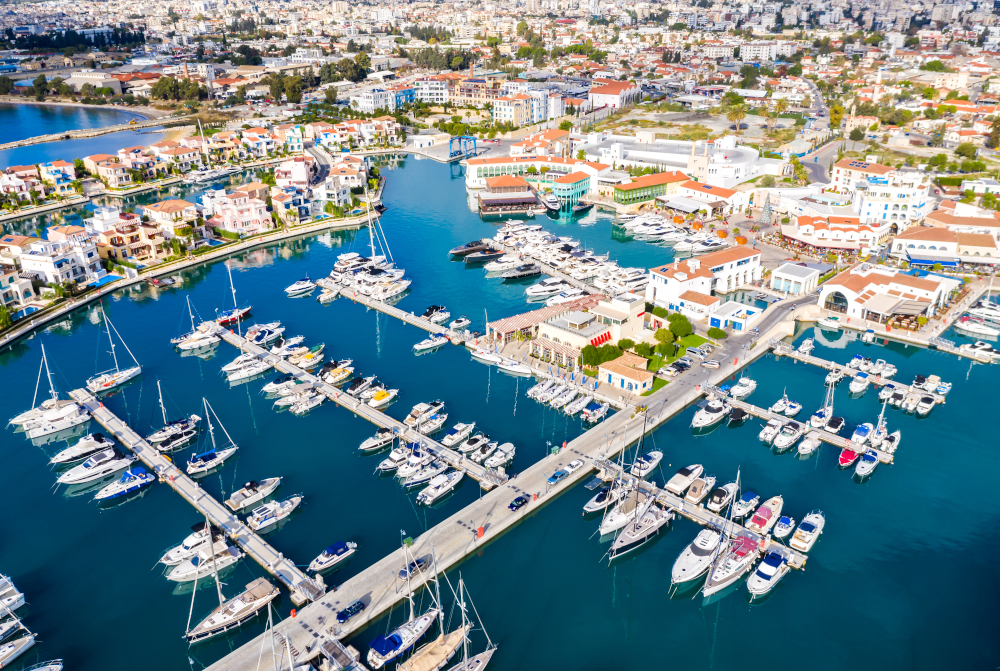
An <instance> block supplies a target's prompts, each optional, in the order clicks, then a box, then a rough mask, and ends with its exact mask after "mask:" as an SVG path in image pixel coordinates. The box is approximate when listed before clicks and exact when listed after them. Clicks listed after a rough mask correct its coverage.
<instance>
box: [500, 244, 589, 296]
mask: <svg viewBox="0 0 1000 671" xmlns="http://www.w3.org/2000/svg"><path fill="white" fill-rule="evenodd" d="M483 242H484V243H486V244H487V245H489V246H490V247H492V248H493V249H498V250H500V251H503V252H507V253H508V254H518V253H519V252H518V250H516V249H514V248H513V247H510V246H509V245H505V244H503V243H500V242H497V241H496V240H493V239H492V238H484V239H483ZM524 258H525V259H526V260H525V263H527V262H529V261H530V262H531V263H534V264H535V265H536V266H538V267H539V268H541V269H542V272H543V273H545V274H546V275H548V276H550V277H557V278H559V279H561V280H563V281H565V282H569V283H570V284H572V285H573V286H574V287H577V288H579V289H583V290H584V291H586V292H587V293H588V294H600V293H603V292H602V291H601V290H600V289H598V288H597V287H595V286H594V285H593V284H587V283H586V282H584V281H583V280H577V279H574V278H572V277H570V276H569V275H567V274H566V273H564V272H562V271H561V270H558V269H556V268H554V267H552V266H550V265H549V264H547V263H544V262H542V261H539V260H538V259H536V258H535V257H533V256H525V257H524Z"/></svg>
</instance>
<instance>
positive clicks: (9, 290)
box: [0, 270, 35, 310]
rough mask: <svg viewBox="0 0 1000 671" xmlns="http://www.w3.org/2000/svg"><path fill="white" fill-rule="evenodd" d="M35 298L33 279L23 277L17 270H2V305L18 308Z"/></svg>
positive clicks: (0, 281) (0, 279)
mask: <svg viewBox="0 0 1000 671" xmlns="http://www.w3.org/2000/svg"><path fill="white" fill-rule="evenodd" d="M34 299H35V292H34V290H32V288H31V280H29V279H25V278H22V277H21V276H20V275H19V274H18V273H17V272H16V271H9V272H7V271H2V270H0V305H2V306H3V307H5V308H8V309H12V310H17V309H19V306H21V305H24V304H25V303H27V302H29V301H32V300H34Z"/></svg>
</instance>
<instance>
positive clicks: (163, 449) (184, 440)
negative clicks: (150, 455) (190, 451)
mask: <svg viewBox="0 0 1000 671" xmlns="http://www.w3.org/2000/svg"><path fill="white" fill-rule="evenodd" d="M197 437H198V432H197V431H196V430H194V429H188V430H187V431H184V432H182V433H176V434H174V435H173V436H171V437H170V438H167V439H166V440H164V441H163V442H162V443H159V444H158V445H156V446H155V447H156V450H157V451H158V452H159V453H160V454H168V453H170V452H174V451H176V450H179V449H181V448H182V447H184V446H185V445H188V444H189V443H190V442H191V441H192V440H195V439H196V438H197Z"/></svg>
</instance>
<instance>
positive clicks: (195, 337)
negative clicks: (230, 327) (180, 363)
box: [170, 296, 220, 351]
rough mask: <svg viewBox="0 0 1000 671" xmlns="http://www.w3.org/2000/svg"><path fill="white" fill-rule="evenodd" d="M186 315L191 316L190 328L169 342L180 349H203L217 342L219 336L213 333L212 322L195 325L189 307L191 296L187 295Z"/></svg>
mask: <svg viewBox="0 0 1000 671" xmlns="http://www.w3.org/2000/svg"><path fill="white" fill-rule="evenodd" d="M187 307H188V316H189V317H190V318H191V330H190V331H188V332H187V333H185V334H184V335H182V336H177V337H176V338H171V339H170V344H172V345H174V346H176V347H177V349H179V350H181V351H188V350H195V349H205V348H208V347H212V346H213V345H217V344H219V342H220V340H219V336H217V335H215V325H214V324H213V323H212V322H202V323H201V324H198V325H197V326H195V324H194V310H193V309H192V308H191V297H190V296H188V297H187Z"/></svg>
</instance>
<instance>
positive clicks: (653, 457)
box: [629, 450, 663, 478]
mask: <svg viewBox="0 0 1000 671" xmlns="http://www.w3.org/2000/svg"><path fill="white" fill-rule="evenodd" d="M662 460H663V452H658V451H655V450H654V451H652V452H647V453H646V454H644V455H642V456H641V457H639V458H638V459H636V460H635V463H633V464H632V468H630V469H629V473H631V474H632V475H634V476H635V477H637V478H645V477H646V476H647V475H649V474H650V473H652V472H653V470H654V469H655V468H656V467H657V466H659V465H660V461H662Z"/></svg>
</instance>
